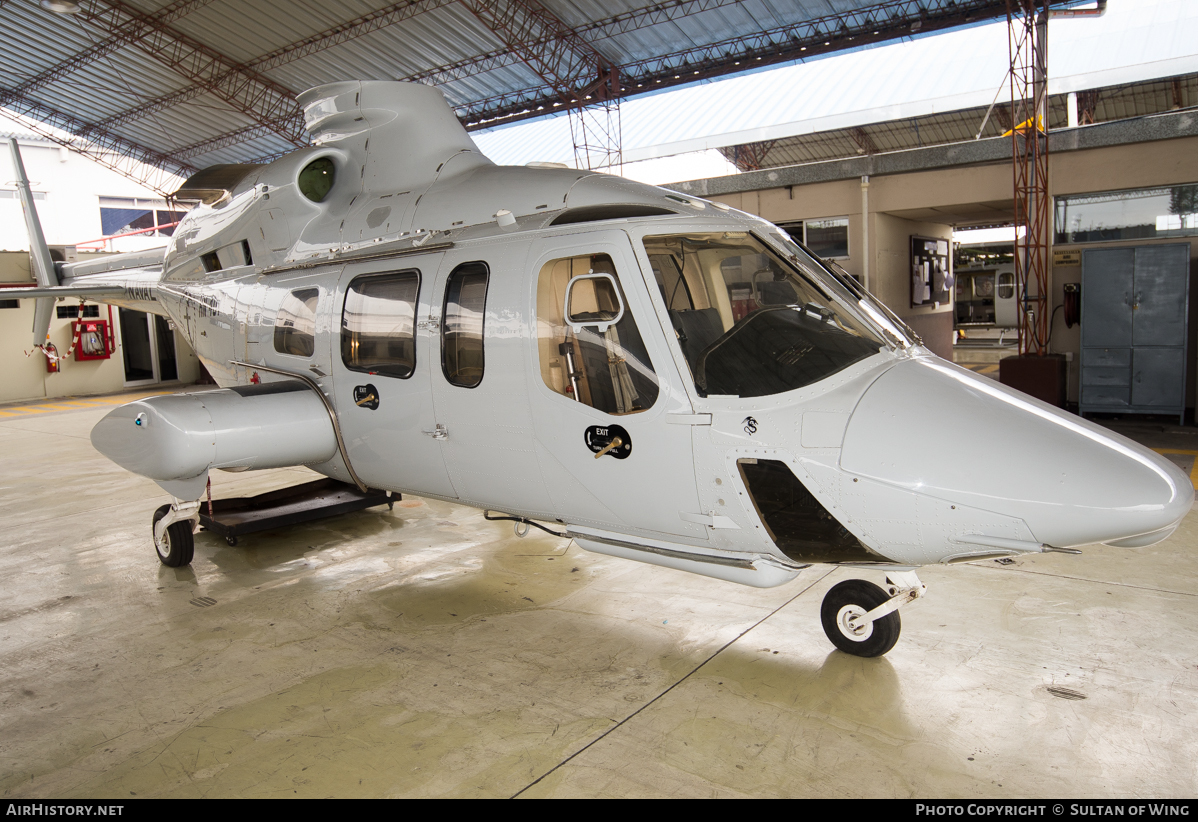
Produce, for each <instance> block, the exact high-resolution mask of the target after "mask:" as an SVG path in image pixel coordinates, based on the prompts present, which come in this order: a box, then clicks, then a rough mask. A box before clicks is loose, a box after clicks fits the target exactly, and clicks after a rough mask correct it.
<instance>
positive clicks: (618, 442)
mask: <svg viewBox="0 0 1198 822" xmlns="http://www.w3.org/2000/svg"><path fill="white" fill-rule="evenodd" d="M623 444H624V440H622V439H620V438H619V437H615V438H613V439H612V441H611V442H609V443H608V444H607V445H605V446H603V450H602V451H600V452H599V453H598V454H596V455H595V459H599V458H600V457H602V456H603V455H604V454H606V453H607V452H608V451H611V450H612V449H614V448H619V447H620V446H621V445H623Z"/></svg>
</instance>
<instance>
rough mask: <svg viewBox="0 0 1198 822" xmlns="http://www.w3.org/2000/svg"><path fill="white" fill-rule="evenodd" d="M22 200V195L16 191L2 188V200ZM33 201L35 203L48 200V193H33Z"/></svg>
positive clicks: (0, 193)
mask: <svg viewBox="0 0 1198 822" xmlns="http://www.w3.org/2000/svg"><path fill="white" fill-rule="evenodd" d="M20 199H21V195H19V194H18V193H17V192H16V191H15V190H14V189H11V188H0V200H20ZM33 199H34V200H35V201H36V200H44V199H46V192H44V191H35V192H33Z"/></svg>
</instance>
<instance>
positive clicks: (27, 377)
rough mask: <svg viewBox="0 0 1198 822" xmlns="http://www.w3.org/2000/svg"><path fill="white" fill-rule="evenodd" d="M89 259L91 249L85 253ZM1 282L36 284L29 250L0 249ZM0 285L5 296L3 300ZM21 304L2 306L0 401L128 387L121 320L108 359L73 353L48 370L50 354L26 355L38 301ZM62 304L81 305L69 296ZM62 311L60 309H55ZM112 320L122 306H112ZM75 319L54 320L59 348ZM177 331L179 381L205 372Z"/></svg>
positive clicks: (68, 343) (62, 349) (104, 314)
mask: <svg viewBox="0 0 1198 822" xmlns="http://www.w3.org/2000/svg"><path fill="white" fill-rule="evenodd" d="M79 256H80V259H85V258H86V257H87V256H89V255H87V254H80V255H79ZM0 283H21V284H28V285H33V284H34V282H33V277H32V275H31V274H30V270H29V253H28V252H26V251H0ZM4 296H5V295H4V289H0V299H4ZM18 304H19V307H18V308H4V309H0V402H12V401H15V400H29V399H39V398H47V397H68V396H82V395H88V394H111V393H116V392H118V391H121V390H123V389H124V388H125V369H124V362H123V360H122V358H121V350H122V345H123V343H122V340H121V328H120V323H119V322H114V325H115V326H116V329H115V337H116V351H115V352H114V353H113V355H112V356H111V357H110V358H108V359H106V360H83V361H77V360H75V359H74V357H71V358H68V359H67V360H65V361H64V362H63V363H62V370H61V371H59V372H58V373H56V374H51V373H48V372H47V371H46V358H45V356H43V355H42V354H41V353H38V352H35V353H33V354H32V355H30V356H28V357H26V356H25V353H24V352H26V351H29V350H30V349H31V348H32V345H31V344H32V342H33V339H32V336H33V306H34V301H33V300H19V301H18ZM58 305H78V303H76V302H74V301H70V300H68V301H64V302H60V303H58ZM56 313H57V312H56ZM112 315H113V319H114V320H115V319H116V317H117V310H116V309H115V308H114V309H113V311H112ZM100 319H104V320H106V319H108V311H107V308H106V307H105V306H103V305H101V307H100ZM71 330H72V329H71V320H69V319H58V318H57V316H55V317H54V318H53V319H51V321H50V341H51V342H53V343H54V345H55V347H56V348H57V349H58V351H59V353H65V352H66V350H67V349H68V348H70V346H71ZM174 335H175V359H176V362H177V364H178V369H179V379H178V382H181V383H184V384H188V383H193V382H195V381H196V380H197V379H199V376H200V363H199V359H198V358H197V357H196V355H195V352H194V351H192V350H191V346H189V345H188V344H187V341H186V340H185V339H184V338H183V336H182V335H180V334H179V332H178V331H175V332H174Z"/></svg>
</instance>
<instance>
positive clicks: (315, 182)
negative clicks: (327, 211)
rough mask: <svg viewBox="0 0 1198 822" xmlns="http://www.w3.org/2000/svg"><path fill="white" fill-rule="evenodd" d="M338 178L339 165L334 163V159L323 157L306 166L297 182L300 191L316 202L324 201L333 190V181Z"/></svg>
mask: <svg viewBox="0 0 1198 822" xmlns="http://www.w3.org/2000/svg"><path fill="white" fill-rule="evenodd" d="M336 178H337V167H336V166H334V165H333V161H332V160H330V159H329V158H328V157H321V158H320V159H319V160H313V161H312V162H310V163H308V164H307V165H306V166H304V170H303V171H301V172H300V173H299V179H298V180H297V181H296V184H297V185H298V186H299V190H300V193H301V194H303V195H304V196H305V197H307V198H308V199H309V200H311V201H312V202H314V203H322V202H324V198H325V197H327V196H329V192H330V191H332V189H333V181H334V180H335V179H336Z"/></svg>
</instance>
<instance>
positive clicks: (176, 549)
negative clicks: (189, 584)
mask: <svg viewBox="0 0 1198 822" xmlns="http://www.w3.org/2000/svg"><path fill="white" fill-rule="evenodd" d="M170 510H171V507H170V506H169V505H163V506H162V507H161V508H159V509H158V510H157V511H155V512H154V522H153V525H157V524H158V520H160V519H162V518H163V517H165V516H166V514H167V512H168V511H170ZM191 529H192V522H191V520H189V519H184V520H179V521H178V522H172V523H171V524H170V525H169V526H167V529H166V533H165V534H163V535H162V544H161V545H155V546H154V549H155V550H156V551H157V552H158V559H160V560H161V561H162V564H163V565H166V566H167V567H170V568H181V567H183V566H184V565H190V564H191V558H192V557H193V556H195V537H194V536H193V535H192V533H191ZM150 533H151V535H152V534H153V529H151V531H150Z"/></svg>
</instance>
